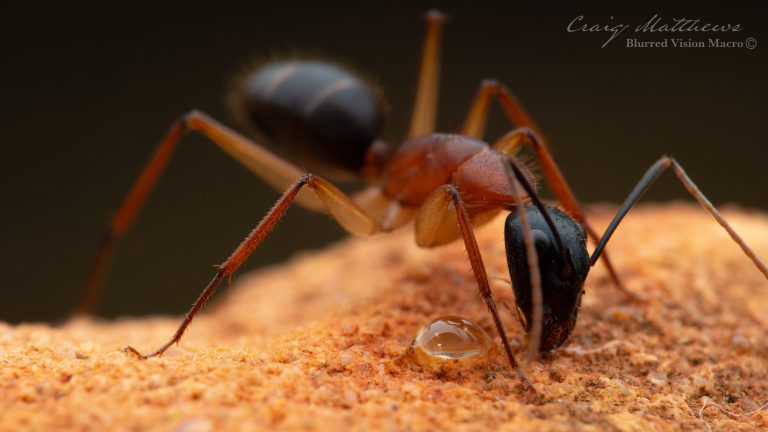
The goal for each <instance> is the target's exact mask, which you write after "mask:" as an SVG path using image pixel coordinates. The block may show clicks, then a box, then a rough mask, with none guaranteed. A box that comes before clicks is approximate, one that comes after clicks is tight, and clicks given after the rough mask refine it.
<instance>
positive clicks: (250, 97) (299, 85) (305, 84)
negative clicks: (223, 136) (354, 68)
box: [240, 60, 382, 173]
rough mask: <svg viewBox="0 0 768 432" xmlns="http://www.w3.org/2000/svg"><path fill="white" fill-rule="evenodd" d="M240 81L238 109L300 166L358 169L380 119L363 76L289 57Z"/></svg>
mask: <svg viewBox="0 0 768 432" xmlns="http://www.w3.org/2000/svg"><path fill="white" fill-rule="evenodd" d="M242 85H243V90H244V92H243V93H244V98H245V99H244V100H243V101H242V102H243V106H241V107H240V108H242V109H244V110H245V111H246V113H245V114H246V116H247V119H248V120H249V121H250V122H251V123H252V126H254V127H255V128H256V129H257V130H258V131H259V132H261V133H263V134H264V135H266V136H267V137H268V138H269V139H270V140H272V141H273V142H274V143H275V144H277V145H278V146H279V147H280V148H281V149H282V150H283V151H284V152H285V153H286V154H287V155H289V156H290V157H291V159H292V160H295V161H298V162H299V165H300V166H303V167H305V168H310V169H312V170H319V171H320V172H329V169H330V170H334V171H343V172H348V173H349V172H351V173H358V172H359V171H360V170H361V169H362V167H363V165H364V163H365V158H366V154H367V152H368V149H369V148H370V146H371V145H372V144H373V142H374V140H376V138H377V137H378V136H379V132H380V131H381V124H382V113H381V106H382V104H381V101H380V100H379V98H378V96H377V94H376V92H374V91H373V90H372V89H371V88H370V87H369V86H368V85H367V84H366V83H365V82H364V81H363V80H361V79H360V78H358V77H356V76H355V75H353V74H351V73H350V72H348V71H345V70H343V69H341V68H339V67H338V66H335V65H332V64H329V63H326V62H320V61H299V60H288V61H279V62H274V63H269V64H267V65H265V66H262V67H260V68H258V69H256V70H255V71H253V72H252V73H251V74H249V75H248V76H246V77H245V80H244V81H243V83H242ZM318 162H319V163H320V164H321V165H320V166H318V164H317V163H318Z"/></svg>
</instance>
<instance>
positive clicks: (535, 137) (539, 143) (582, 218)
mask: <svg viewBox="0 0 768 432" xmlns="http://www.w3.org/2000/svg"><path fill="white" fill-rule="evenodd" d="M524 144H530V145H531V146H532V147H533V152H534V154H535V155H536V159H537V160H538V161H539V166H541V168H542V171H543V172H544V178H545V179H546V181H547V184H548V185H549V187H550V188H551V189H552V192H553V193H554V194H555V196H556V197H557V200H558V202H560V204H562V206H563V207H564V208H565V209H566V210H567V211H568V213H570V215H571V216H572V217H573V218H574V219H576V221H577V222H579V224H581V226H583V227H584V230H585V231H586V232H587V235H588V236H589V237H590V238H591V239H592V240H593V241H595V243H597V241H598V240H599V239H600V236H599V235H597V231H595V229H594V228H592V226H591V225H590V224H589V222H588V221H587V217H586V215H585V214H584V212H583V211H582V210H581V205H580V204H579V201H578V200H577V199H576V196H575V195H574V194H573V191H571V188H570V187H569V186H568V183H567V182H566V181H565V177H563V174H562V172H560V168H559V167H558V166H557V163H556V162H555V159H554V158H553V157H552V153H550V152H549V149H548V148H547V146H546V145H544V140H543V139H542V138H541V135H539V134H538V133H536V132H535V131H534V130H533V129H531V128H528V127H521V128H517V129H514V130H512V131H511V132H508V133H507V134H506V135H504V136H503V137H501V138H499V139H498V140H497V141H496V142H495V143H494V144H493V148H494V149H496V150H498V151H500V152H502V153H505V154H508V155H513V156H514V155H516V154H517V153H518V152H519V151H520V147H522V146H523V145H524ZM603 261H604V262H605V267H606V268H607V270H608V274H609V275H610V277H611V279H612V280H613V282H614V284H615V285H616V287H617V288H618V289H619V291H621V292H622V293H624V294H625V295H626V296H627V297H629V298H631V299H633V300H638V297H637V296H636V295H634V294H632V292H631V291H629V290H628V289H627V288H626V287H625V286H624V283H622V281H621V279H620V278H619V275H618V273H617V272H616V269H615V268H614V266H613V263H612V262H611V260H610V259H608V255H607V254H606V255H605V256H604V257H603Z"/></svg>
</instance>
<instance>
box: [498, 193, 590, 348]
mask: <svg viewBox="0 0 768 432" xmlns="http://www.w3.org/2000/svg"><path fill="white" fill-rule="evenodd" d="M525 210H526V214H527V215H528V220H529V223H530V225H531V234H532V235H533V239H534V242H535V245H536V251H537V252H538V258H539V271H540V273H541V289H542V295H543V305H542V306H543V312H544V315H543V328H542V337H541V346H540V350H541V351H550V350H553V349H555V348H557V347H559V346H560V345H562V344H563V343H564V342H565V341H566V340H567V339H568V336H569V335H570V334H571V332H572V331H573V327H574V326H575V325H576V314H577V313H578V311H579V305H580V304H581V295H582V294H583V292H584V291H583V287H584V280H585V279H586V278H587V273H588V272H589V268H590V267H589V254H588V253H587V247H586V235H585V233H584V229H583V228H582V227H581V225H579V224H578V223H577V222H575V221H574V220H573V219H571V218H570V217H569V216H568V215H566V214H565V213H563V212H562V211H561V210H559V209H557V208H554V207H550V206H547V212H548V213H549V216H550V218H551V219H552V221H553V222H554V224H555V227H556V228H557V231H558V233H559V235H560V238H561V239H562V242H563V247H564V248H565V249H566V253H565V255H563V251H560V250H558V247H557V244H556V242H555V238H554V236H553V234H552V230H550V228H549V226H548V225H547V222H546V220H545V219H544V217H543V216H542V214H541V212H540V211H539V209H538V208H536V207H535V206H530V207H526V209H525ZM504 242H505V247H506V252H507V265H508V267H509V276H510V278H511V279H512V287H513V289H514V290H515V302H516V303H517V307H518V309H519V311H520V312H522V314H523V316H522V317H521V321H522V320H524V322H523V326H524V327H525V328H526V331H530V326H531V324H532V323H533V306H532V303H531V279H530V276H529V271H528V260H527V258H526V253H525V242H524V237H523V228H522V225H521V223H520V218H519V213H518V212H513V213H510V215H509V216H507V220H506V222H505V225H504ZM567 260H570V264H571V265H563V264H564V263H566V264H567ZM568 267H570V268H571V269H573V271H569V269H568Z"/></svg>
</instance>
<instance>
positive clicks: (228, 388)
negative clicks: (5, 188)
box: [0, 205, 768, 431]
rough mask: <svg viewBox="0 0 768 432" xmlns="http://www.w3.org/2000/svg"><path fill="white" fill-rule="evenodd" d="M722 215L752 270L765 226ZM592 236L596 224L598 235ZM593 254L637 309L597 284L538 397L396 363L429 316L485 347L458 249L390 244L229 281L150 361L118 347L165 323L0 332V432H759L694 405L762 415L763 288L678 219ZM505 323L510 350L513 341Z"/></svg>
mask: <svg viewBox="0 0 768 432" xmlns="http://www.w3.org/2000/svg"><path fill="white" fill-rule="evenodd" d="M726 216H727V217H728V218H729V219H730V220H732V222H733V223H734V225H735V226H736V228H737V230H738V231H739V232H740V233H742V234H743V236H744V237H745V238H746V239H747V240H748V241H749V242H750V244H751V245H752V246H753V248H754V249H755V250H756V251H757V252H758V254H759V255H760V256H761V257H763V258H764V259H766V258H768V216H766V215H764V214H759V213H745V212H739V211H735V210H734V211H729V212H726ZM607 217H608V216H607V214H605V213H604V212H602V211H601V210H600V209H596V213H595V218H594V221H595V222H596V225H598V226H599V228H600V229H601V230H602V227H603V226H604V225H605V224H607ZM502 222H503V218H499V219H497V220H495V221H494V222H492V223H491V224H489V225H488V226H485V227H483V228H481V229H480V230H479V231H478V240H479V243H480V246H481V249H482V251H483V254H484V258H485V260H486V267H487V268H488V272H489V275H490V277H492V278H495V279H494V289H495V292H496V297H497V300H498V301H499V302H505V303H507V304H509V305H512V303H513V301H514V300H513V297H512V290H511V289H510V288H509V287H508V286H507V282H505V281H504V279H508V277H509V276H508V274H507V270H506V268H505V257H504V250H503V239H502V238H503V237H502ZM608 250H609V252H610V253H611V256H612V257H613V259H614V260H615V263H616V264H617V266H618V268H619V269H620V272H621V274H622V276H623V277H624V280H625V281H626V283H627V285H628V286H629V288H630V289H631V290H633V291H634V292H636V293H638V294H639V295H641V296H642V297H644V298H645V300H646V301H645V303H643V304H636V303H630V302H628V301H627V299H626V298H624V297H623V296H622V295H621V294H620V293H619V292H617V291H616V289H615V288H614V287H613V286H612V285H611V284H610V282H609V280H608V279H607V277H606V272H605V270H604V268H603V267H602V266H597V267H596V268H595V269H594V270H593V271H592V273H591V274H590V277H589V278H588V280H587V284H586V295H585V297H584V301H583V304H582V309H581V312H580V315H579V322H578V324H577V326H576V330H575V332H574V334H573V336H572V338H571V340H570V343H569V344H568V345H567V346H566V347H564V348H561V349H559V350H558V351H556V352H554V353H550V354H547V355H545V356H544V358H542V359H540V360H539V361H538V362H537V363H536V364H534V365H532V367H531V368H530V369H529V370H528V376H529V378H530V379H531V381H532V382H533V383H534V385H535V387H536V389H537V390H538V392H539V396H538V397H535V398H531V397H528V396H526V394H525V393H524V391H523V389H522V386H521V385H520V383H519V381H518V380H517V378H516V377H515V376H514V375H513V374H512V373H511V371H510V370H509V368H508V366H507V363H506V360H505V358H504V357H503V356H502V355H501V353H500V352H499V350H498V349H496V350H495V351H492V353H491V354H490V355H489V356H488V357H487V358H486V359H485V360H482V361H480V362H476V363H475V364H473V365H458V366H455V367H449V368H446V369H444V370H442V371H437V372H436V371H425V370H422V369H420V368H419V367H416V366H414V365H413V364H411V363H410V362H409V361H408V360H407V359H406V358H405V357H404V353H405V351H406V349H407V347H408V345H409V343H410V341H411V338H412V337H413V335H414V334H415V333H416V331H417V330H418V329H419V327H420V326H421V325H423V324H425V323H427V322H428V321H429V320H430V319H432V318H436V317H438V316H441V315H461V316H465V317H469V318H471V319H473V320H475V321H477V322H478V323H480V325H481V326H483V327H484V328H485V329H487V330H488V331H489V333H490V334H491V335H494V336H495V332H493V330H492V327H491V320H490V317H489V316H488V314H487V313H486V310H485V308H484V306H483V305H482V304H481V302H480V301H479V299H478V298H477V296H476V288H475V282H474V280H473V278H472V277H471V273H470V271H469V265H468V262H467V260H466V258H465V256H464V251H463V248H462V246H461V244H459V243H456V244H452V245H449V246H446V247H443V248H440V249H437V250H431V251H430V250H420V249H418V248H416V247H415V245H414V243H413V240H412V233H411V232H410V231H409V230H405V231H403V232H398V233H395V234H391V235H385V236H378V237H375V238H373V239H350V240H347V241H344V242H342V243H340V244H338V245H334V246H333V247H330V248H328V249H327V250H324V251H320V252H317V253H307V254H305V255H303V256H300V257H296V258H295V259H293V260H292V261H290V262H288V263H286V264H285V265H284V266H281V267H274V268H269V269H265V270H263V271H261V272H259V273H258V274H255V275H243V276H241V277H240V278H239V279H237V280H236V282H235V284H234V286H233V287H232V288H231V289H230V290H228V292H227V293H226V294H225V295H222V296H220V298H219V299H218V301H217V302H216V303H215V304H213V305H212V307H208V308H207V309H206V310H205V313H204V315H202V316H201V317H200V318H198V319H197V320H196V321H195V322H194V323H193V324H192V326H191V327H190V330H189V331H188V332H187V335H186V336H185V337H184V338H183V339H182V341H181V344H180V345H179V346H178V347H174V348H172V349H171V350H169V351H168V352H167V354H166V355H164V356H163V357H161V358H156V359H151V360H148V361H139V360H136V359H134V358H132V357H130V356H127V355H126V354H124V353H123V352H122V348H123V347H124V346H125V345H127V344H130V345H133V346H135V347H136V348H138V349H139V350H143V351H148V350H149V349H154V348H156V347H157V346H158V345H159V344H161V343H162V342H164V341H165V340H166V339H167V338H168V337H169V336H170V335H171V334H172V332H173V331H174V329H175V327H176V325H177V324H178V322H179V318H178V317H170V318H147V319H122V320H118V321H114V322H102V321H97V320H90V319H80V320H77V321H74V322H71V323H68V324H67V325H65V326H63V327H57V328H51V327H49V326H47V325H42V324H25V325H20V326H11V325H7V324H2V323H0V430H22V429H23V430H63V429H69V430H178V431H206V430H257V429H290V430H303V429H307V430H370V429H384V430H444V429H453V430H486V429H487V430H516V431H526V430H531V431H534V430H563V431H566V430H617V431H646V430H706V428H707V427H708V426H710V427H711V428H712V429H713V430H758V429H761V428H766V427H768V409H766V410H763V411H760V412H758V413H755V414H752V415H750V416H742V417H735V416H729V415H727V414H725V413H724V412H722V411H720V410H719V409H718V408H716V407H713V406H711V402H712V401H714V402H716V403H718V404H720V405H722V406H723V407H724V408H726V409H728V410H730V411H732V412H733V413H737V414H738V413H744V412H747V411H750V410H754V409H756V408H758V407H759V406H760V405H761V404H763V403H764V402H765V401H766V400H768V380H766V378H765V377H766V371H767V369H768V358H767V356H768V333H766V329H768V313H767V312H766V311H768V282H767V281H766V280H765V279H764V278H763V276H762V275H761V274H760V273H759V272H758V271H757V270H756V269H755V268H754V267H753V266H752V263H751V262H750V261H749V260H748V259H747V258H746V257H744V256H743V255H742V253H741V251H740V249H739V248H738V247H737V246H736V245H735V244H734V243H732V242H731V241H730V240H729V238H728V237H727V235H726V234H725V233H724V232H723V231H722V229H721V228H720V227H719V226H718V225H717V224H716V223H715V222H714V221H713V220H712V219H711V218H710V217H709V216H708V215H707V214H706V213H704V212H703V211H702V210H700V209H698V208H695V207H692V206H687V205H671V206H663V207H644V208H643V207H641V208H639V209H637V210H635V211H633V212H632V213H630V215H629V217H628V219H627V220H626V222H625V223H624V224H623V225H622V227H621V228H620V230H619V231H618V232H617V234H616V236H615V237H614V240H612V243H611V244H610V245H609V249H608ZM204 282H207V281H202V283H204ZM202 283H201V287H202ZM190 301H192V299H190ZM502 309H503V319H504V320H505V321H506V325H507V328H508V331H509V333H510V334H511V337H512V343H513V345H514V347H515V348H516V350H518V351H520V350H521V349H522V348H523V346H522V341H523V335H522V333H521V329H520V326H519V324H518V323H517V321H516V319H515V318H514V317H513V314H511V313H509V312H508V311H507V310H506V309H505V308H503V307H502ZM495 340H496V338H495ZM497 345H498V342H497ZM705 402H706V403H707V405H708V406H707V408H706V409H705V410H704V411H703V412H700V411H701V408H702V405H703V404H704V403H705Z"/></svg>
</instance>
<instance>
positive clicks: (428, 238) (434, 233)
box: [414, 181, 542, 392]
mask: <svg viewBox="0 0 768 432" xmlns="http://www.w3.org/2000/svg"><path fill="white" fill-rule="evenodd" d="M512 184H513V185H514V189H515V195H516V196H517V197H518V201H517V202H523V196H522V193H521V192H520V190H519V188H518V186H517V182H516V181H512ZM450 204H453V207H454V209H455V214H456V221H457V222H458V227H459V232H460V233H461V236H462V238H463V239H464V246H465V247H466V249H467V255H468V256H469V262H470V265H471V266H472V272H473V274H474V276H475V280H476V281H477V286H478V288H479V290H480V295H481V296H482V298H483V302H485V304H486V306H487V307H488V310H489V311H490V313H491V316H492V317H493V322H494V324H495V326H496V331H497V332H498V333H499V337H500V338H501V343H502V345H503V346H504V351H505V352H506V354H507V358H508V359H509V362H510V365H511V366H512V369H513V370H514V371H515V372H516V373H517V375H518V377H520V380H521V381H522V382H523V386H524V387H525V388H526V390H529V391H532V392H533V391H534V389H533V387H532V386H531V383H530V382H529V381H528V379H527V378H526V377H525V374H524V373H523V370H522V368H521V367H520V364H519V363H518V362H517V359H516V358H515V355H514V353H513V352H512V348H511V347H510V346H509V340H508V339H507V333H506V331H505V330H504V325H503V324H502V322H501V317H500V316H499V312H498V310H497V308H496V303H495V302H494V300H493V293H492V291H491V287H490V285H489V284H488V276H487V275H486V272H485V266H484V265H483V259H482V256H481V255H480V248H479V247H478V245H477V240H476V239H475V234H474V231H473V230H472V221H471V219H470V216H469V214H468V212H467V209H466V206H465V204H464V200H463V199H462V198H461V195H460V193H459V190H458V188H457V187H456V186H454V185H443V186H441V187H439V188H437V189H435V191H434V192H432V194H431V195H430V196H429V198H427V201H426V202H425V203H424V204H423V205H422V206H421V208H420V209H419V212H418V213H417V215H416V220H415V226H414V228H415V234H416V243H417V244H419V245H420V246H425V247H429V246H431V245H434V244H435V243H436V240H437V239H438V238H439V236H440V231H441V230H442V229H444V228H443V227H444V226H445V217H446V213H450V212H449V206H450ZM520 214H521V217H520V221H521V223H522V224H523V233H524V236H525V239H524V241H525V245H526V254H527V256H528V266H529V271H530V274H531V286H532V289H533V291H534V296H533V300H534V301H533V302H534V304H536V301H537V300H538V306H539V307H538V312H539V317H538V321H539V329H538V337H536V333H535V332H534V334H533V338H532V339H531V340H537V341H538V339H540V338H541V296H542V292H541V275H540V274H539V263H538V255H537V254H536V249H535V246H534V243H533V237H532V234H531V229H530V225H529V224H528V218H527V214H526V212H525V211H524V210H523V211H521V212H520ZM537 294H538V295H537ZM534 321H536V320H535V319H534ZM529 348H530V346H529ZM533 349H535V350H538V344H537V343H536V344H535V347H533ZM529 355H530V353H529ZM534 355H535V354H534Z"/></svg>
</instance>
